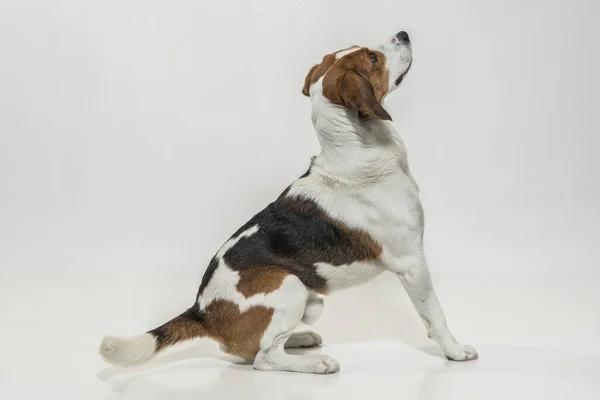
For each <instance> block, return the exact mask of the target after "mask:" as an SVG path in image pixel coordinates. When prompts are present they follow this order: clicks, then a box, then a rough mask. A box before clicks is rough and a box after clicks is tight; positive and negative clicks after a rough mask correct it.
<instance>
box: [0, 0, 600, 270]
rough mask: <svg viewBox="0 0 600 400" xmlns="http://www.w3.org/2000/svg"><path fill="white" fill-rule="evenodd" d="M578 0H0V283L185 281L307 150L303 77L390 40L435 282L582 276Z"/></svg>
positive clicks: (298, 165) (302, 164)
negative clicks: (402, 63)
mask: <svg viewBox="0 0 600 400" xmlns="http://www.w3.org/2000/svg"><path fill="white" fill-rule="evenodd" d="M599 18H600V5H599V3H598V2H597V1H594V0H589V1H583V0H582V1H566V0H565V1H544V0H539V1H522V0H508V1H487V2H486V1H475V0H463V1H442V0H439V1H398V0H394V1H360V2H359V1H348V0H337V1H322V0H314V1H297V2H288V1H280V0H261V1H252V2H251V1H215V2H212V1H211V2H208V1H197V0H176V1H168V2H167V1H157V0H127V1H123V0H119V1H102V2H100V1H80V0H63V1H25V0H23V1H5V0H2V1H0V27H1V29H0V56H1V62H0V113H1V114H0V183H1V185H0V190H1V192H0V246H1V247H0V269H1V270H0V273H1V274H3V275H4V274H8V275H14V274H19V275H22V274H30V275H40V274H41V275H45V274H51V275H60V274H66V275H69V276H80V275H85V276H88V275H93V276H118V275H115V274H119V275H123V274H131V275H138V274H140V273H144V274H154V275H156V276H161V275H164V274H170V275H182V276H189V277H191V278H194V279H199V276H200V274H201V273H202V271H203V270H204V268H205V266H206V264H207V261H208V260H209V259H210V258H211V257H212V255H213V254H214V253H215V252H216V250H217V249H218V247H219V246H220V245H221V244H222V243H223V242H224V241H225V240H226V239H227V238H228V237H229V236H230V234H232V233H233V232H234V231H235V230H236V229H237V228H238V227H239V226H240V225H241V224H243V223H244V222H245V221H246V220H248V219H249V218H250V217H251V216H252V215H253V214H255V213H256V212H258V211H259V210H261V209H262V208H263V207H264V206H266V205H267V204H268V203H269V202H270V201H272V200H273V199H274V198H275V197H276V196H277V195H278V194H279V193H280V192H281V191H282V190H283V189H284V188H285V187H286V186H287V185H288V184H289V183H290V182H291V181H292V180H293V179H295V178H296V177H298V176H299V175H301V174H302V173H303V172H304V170H305V169H306V167H307V165H308V162H309V158H310V156H311V155H313V154H316V153H318V151H319V148H318V142H317V140H316V137H315V134H314V131H313V128H312V125H311V122H310V117H309V113H310V109H309V101H308V99H307V98H305V97H304V96H302V94H301V88H302V84H303V80H304V76H305V74H306V72H307V71H308V69H309V68H310V67H311V66H312V65H313V63H314V62H316V61H318V60H320V58H321V57H322V56H323V55H324V54H325V53H328V52H331V51H334V50H337V49H340V48H344V47H347V46H349V45H353V44H361V45H368V44H374V43H378V42H380V41H381V40H384V39H385V38H386V37H387V36H389V35H391V34H394V33H395V32H397V31H398V30H402V29H404V30H407V31H408V32H409V33H410V35H411V38H412V42H413V48H414V65H413V68H412V70H411V73H410V75H409V76H408V77H407V79H406V80H405V83H404V84H403V86H402V87H401V88H400V90H398V91H397V92H396V93H394V94H393V95H392V96H390V97H389V98H388V109H389V111H390V113H391V115H392V116H393V118H394V120H395V123H396V124H397V126H398V128H399V131H400V132H401V134H402V136H403V138H404V139H405V141H406V143H407V146H408V150H409V160H410V163H411V167H412V169H413V172H414V175H415V177H416V179H417V181H418V182H419V184H420V186H421V190H422V199H423V203H424V206H425V212H426V226H427V228H426V240H427V242H426V243H427V249H428V252H429V258H430V264H431V268H432V270H433V271H434V274H435V275H436V276H469V275H472V274H477V275H481V276H484V277H491V276H496V275H506V274H511V273H514V272H516V273H519V274H525V275H532V276H537V275H540V274H549V273H551V274H566V275H569V276H571V275H590V274H595V275H598V268H597V252H596V248H597V246H598V242H599V239H600V226H599V224H598V221H599V217H600V211H599V207H598V204H600V179H599V177H600V176H599V175H600V161H598V157H597V153H598V147H599V145H600V139H599V136H598V135H599V133H600V120H599V119H598V100H597V96H598V93H599V91H600V78H599V76H600V74H599V73H598V72H599V71H600V57H599V56H598V39H599V36H600V25H598V19H599Z"/></svg>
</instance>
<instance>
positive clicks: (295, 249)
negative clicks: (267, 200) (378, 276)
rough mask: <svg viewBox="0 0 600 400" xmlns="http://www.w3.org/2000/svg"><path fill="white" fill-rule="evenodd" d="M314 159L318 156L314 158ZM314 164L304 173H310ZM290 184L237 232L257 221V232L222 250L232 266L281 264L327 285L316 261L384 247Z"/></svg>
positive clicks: (353, 257)
mask: <svg viewBox="0 0 600 400" xmlns="http://www.w3.org/2000/svg"><path fill="white" fill-rule="evenodd" d="M313 162H314V158H313ZM311 169H312V162H311V167H310V168H309V169H308V171H306V173H305V174H304V175H302V177H301V178H300V179H302V178H305V177H307V176H309V175H310V172H311ZM288 193H289V187H288V188H287V189H286V190H285V191H284V192H283V193H282V194H281V195H280V196H279V198H277V200H275V201H274V202H273V203H271V204H269V205H268V206H267V207H266V208H265V209H264V210H262V211H261V212H259V213H258V214H256V215H255V216H254V217H253V218H252V219H251V220H250V221H248V222H247V223H245V224H244V225H243V226H242V227H240V228H239V229H238V230H237V232H235V233H234V234H233V236H232V238H234V237H237V236H239V235H240V234H241V233H242V232H244V231H246V230H248V229H249V228H251V227H253V226H255V225H258V226H259V230H258V232H256V233H254V234H252V235H250V236H249V237H244V238H241V239H239V241H238V242H237V243H236V244H235V246H233V247H232V248H231V249H229V250H227V251H226V252H225V254H224V255H223V259H224V261H225V263H226V264H227V266H228V267H230V268H231V269H233V270H236V271H242V270H244V269H247V268H265V267H267V268H270V269H278V270H281V271H285V272H288V273H290V274H293V275H296V276H297V277H298V278H299V279H300V280H301V281H302V282H303V283H304V285H306V286H307V287H308V288H310V289H313V290H317V291H318V290H325V289H327V282H326V281H325V279H324V278H323V277H321V276H320V275H319V274H317V270H316V267H315V266H314V264H315V263H318V262H323V263H328V264H331V265H334V266H338V265H343V264H350V263H352V262H355V261H359V260H368V259H376V258H377V257H378V256H379V252H380V251H381V248H380V247H379V245H378V244H377V243H375V242H374V241H373V240H372V239H371V238H370V237H369V236H368V235H367V234H366V233H365V232H362V231H359V230H354V229H351V228H349V227H347V226H345V225H344V224H342V223H340V222H339V221H335V220H333V219H332V218H330V217H329V216H328V215H327V214H326V213H325V212H324V211H323V210H322V209H321V208H320V207H319V206H318V205H317V204H316V203H315V202H314V201H312V200H308V199H305V198H302V197H291V196H289V195H288ZM217 267H218V262H217V260H216V259H215V258H213V260H212V261H211V263H210V264H209V266H208V269H207V270H206V273H205V274H204V277H203V278H202V284H201V285H200V289H199V291H198V296H200V295H201V294H202V292H203V291H204V288H206V286H207V285H208V283H209V282H210V280H211V278H212V276H213V274H214V272H215V270H216V269H217Z"/></svg>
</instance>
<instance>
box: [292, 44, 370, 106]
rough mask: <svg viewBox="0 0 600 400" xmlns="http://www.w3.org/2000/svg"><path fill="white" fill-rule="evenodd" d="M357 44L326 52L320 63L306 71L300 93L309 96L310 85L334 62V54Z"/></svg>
mask: <svg viewBox="0 0 600 400" xmlns="http://www.w3.org/2000/svg"><path fill="white" fill-rule="evenodd" d="M355 47H358V46H350V47H347V48H345V49H342V50H338V51H336V52H334V53H331V54H327V55H325V57H323V60H322V61H321V63H320V64H316V65H313V67H312V68H311V69H310V71H308V74H307V75H306V78H305V79H304V87H303V88H302V94H303V95H305V96H310V87H311V86H312V85H313V84H314V83H315V82H316V81H318V80H319V79H321V77H322V76H323V75H325V73H326V72H327V70H328V69H329V68H331V66H332V65H333V64H334V63H335V62H336V55H337V54H338V53H340V52H342V51H346V50H350V49H353V48H355Z"/></svg>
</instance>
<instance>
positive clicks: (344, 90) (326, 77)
mask: <svg viewBox="0 0 600 400" xmlns="http://www.w3.org/2000/svg"><path fill="white" fill-rule="evenodd" d="M411 63H412V50H411V46H410V39H409V37H408V34H407V33H406V32H404V31H401V32H398V33H397V34H396V35H394V36H392V37H390V38H389V39H388V40H387V41H386V42H385V43H384V44H382V45H380V46H378V47H376V48H372V49H371V48H367V47H359V46H353V47H350V48H347V49H344V50H339V51H336V52H335V53H331V54H327V55H326V56H325V57H323V60H322V61H321V63H320V64H317V65H315V66H314V67H312V68H311V69H310V71H309V72H308V75H306V79H305V82H304V88H303V89H302V93H303V94H304V95H305V96H314V95H319V96H324V97H325V98H327V99H328V100H329V101H331V102H332V103H334V104H337V105H340V106H345V107H348V108H350V109H353V110H356V111H357V112H358V116H359V117H361V118H365V117H375V118H380V119H383V120H390V121H391V120H392V117H391V116H390V115H389V114H388V112H387V111H386V110H385V109H384V108H383V107H382V105H381V102H382V100H383V99H384V97H385V96H386V95H387V94H389V93H391V92H392V91H394V90H395V89H396V88H398V86H399V85H400V82H402V79H403V78H404V76H405V75H406V73H407V72H408V70H409V68H410V65H411ZM320 80H322V82H321V85H315V83H317V82H319V81H320Z"/></svg>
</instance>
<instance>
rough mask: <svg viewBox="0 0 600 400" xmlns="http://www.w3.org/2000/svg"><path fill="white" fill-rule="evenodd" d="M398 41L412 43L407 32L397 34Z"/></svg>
mask: <svg viewBox="0 0 600 400" xmlns="http://www.w3.org/2000/svg"><path fill="white" fill-rule="evenodd" d="M396 39H398V40H399V41H400V42H405V43H407V42H410V39H409V37H408V33H406V32H405V31H400V32H398V33H396Z"/></svg>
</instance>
